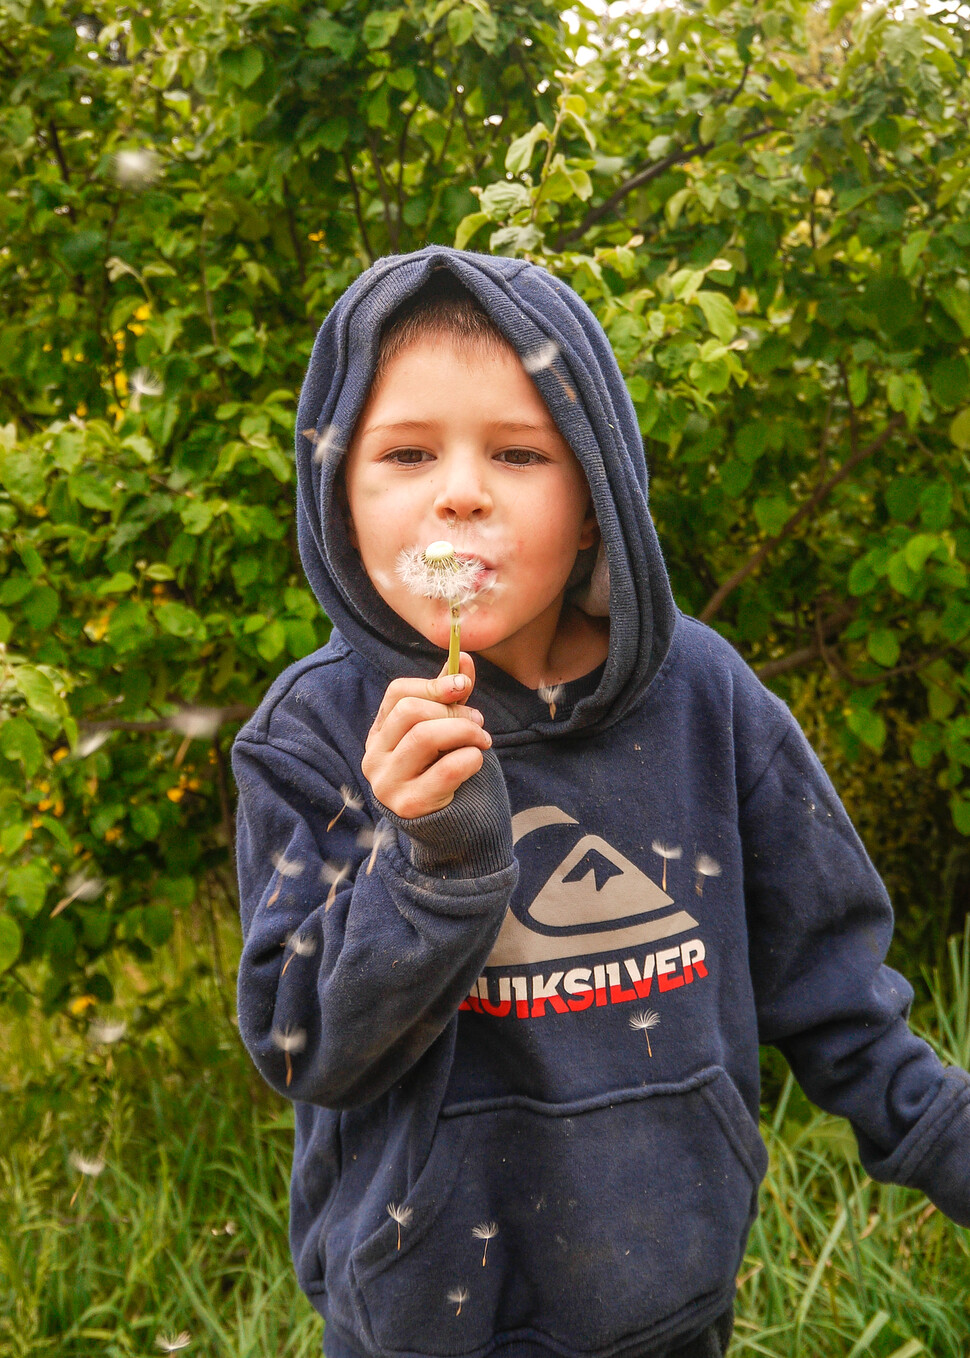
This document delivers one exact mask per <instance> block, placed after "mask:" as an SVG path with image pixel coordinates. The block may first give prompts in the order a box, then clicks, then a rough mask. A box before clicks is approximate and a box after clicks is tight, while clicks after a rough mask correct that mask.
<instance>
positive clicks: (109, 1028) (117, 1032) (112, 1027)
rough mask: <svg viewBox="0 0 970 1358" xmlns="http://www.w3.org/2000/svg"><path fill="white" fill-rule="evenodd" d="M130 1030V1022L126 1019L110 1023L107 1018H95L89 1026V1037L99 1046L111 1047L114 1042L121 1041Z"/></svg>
mask: <svg viewBox="0 0 970 1358" xmlns="http://www.w3.org/2000/svg"><path fill="white" fill-rule="evenodd" d="M127 1031H128V1024H127V1023H126V1022H125V1021H124V1019H120V1020H119V1021H118V1022H117V1023H109V1022H108V1021H107V1019H93V1020H92V1022H91V1024H90V1026H89V1028H88V1038H89V1040H90V1041H91V1042H94V1043H96V1044H97V1045H98V1046H104V1047H110V1046H111V1044H112V1043H113V1042H120V1041H121V1039H122V1038H123V1037H124V1035H125V1033H126V1032H127Z"/></svg>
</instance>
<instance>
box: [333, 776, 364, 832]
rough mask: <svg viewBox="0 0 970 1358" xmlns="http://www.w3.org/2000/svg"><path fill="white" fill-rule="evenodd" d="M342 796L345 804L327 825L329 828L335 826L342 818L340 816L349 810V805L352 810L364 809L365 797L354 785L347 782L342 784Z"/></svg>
mask: <svg viewBox="0 0 970 1358" xmlns="http://www.w3.org/2000/svg"><path fill="white" fill-rule="evenodd" d="M340 797H341V800H342V801H343V806H341V808H340V810H339V811H338V812H337V814H336V815H335V816H334V818H333V820H332V821H331V822H330V824H329V825H328V826H327V829H328V830H332V829H333V827H334V826H335V825H336V824H337V821H338V820H339V819H340V817H341V816H342V815H343V813H344V812H345V811H346V810H347V808H348V807H350V809H351V811H361V810H363V807H364V799H363V797H362V796H361V795H360V793H359V792H355V791H354V789H353V788H352V787H348V786H347V784H346V783H341V784H340Z"/></svg>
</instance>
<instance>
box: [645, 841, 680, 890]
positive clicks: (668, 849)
mask: <svg viewBox="0 0 970 1358" xmlns="http://www.w3.org/2000/svg"><path fill="white" fill-rule="evenodd" d="M650 847H651V849H653V851H654V853H658V854H659V855H660V857H661V858H662V859H663V861H664V878H663V881H662V882H661V884H660V889H661V891H666V890H667V859H668V858H682V857H683V853H684V851H683V849H682V848H681V847H680V845H679V844H661V842H660V840H659V839H655V840H654V841H653V843H652V844H651V845H650Z"/></svg>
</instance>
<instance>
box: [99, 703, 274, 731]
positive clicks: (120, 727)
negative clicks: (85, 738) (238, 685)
mask: <svg viewBox="0 0 970 1358" xmlns="http://www.w3.org/2000/svg"><path fill="white" fill-rule="evenodd" d="M255 711H256V709H255V707H249V706H247V705H246V704H245V703H230V704H229V706H228V707H193V706H186V707H180V708H179V710H178V711H177V712H173V713H172V715H171V716H170V717H159V718H158V720H157V721H123V720H121V719H116V720H112V721H79V722H78V729H79V730H81V731H85V732H90V733H91V734H92V735H93V734H94V733H95V732H96V731H178V732H179V734H180V735H183V736H188V737H189V739H190V740H205V739H211V737H212V736H213V734H214V733H215V732H216V731H217V730H218V729H219V727H220V726H224V725H225V724H226V723H227V722H231V721H245V720H246V718H247V717H251V716H252V715H253V713H254V712H255Z"/></svg>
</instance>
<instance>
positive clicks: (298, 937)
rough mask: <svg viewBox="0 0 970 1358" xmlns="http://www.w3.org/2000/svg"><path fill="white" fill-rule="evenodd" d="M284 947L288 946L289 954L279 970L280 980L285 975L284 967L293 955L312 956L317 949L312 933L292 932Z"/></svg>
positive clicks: (291, 959)
mask: <svg viewBox="0 0 970 1358" xmlns="http://www.w3.org/2000/svg"><path fill="white" fill-rule="evenodd" d="M284 947H286V948H289V950H290V955H289V957H288V958H287V959H286V961H285V962H284V963H283V970H282V971H281V972H280V980H281V981H282V979H283V977H284V976H285V975H286V968H287V967H288V966H289V965H290V963H291V962H292V961H293V959H294V957H312V956H313V954H314V953H315V952H316V950H317V940H316V939H315V938H314V937H313V935H312V934H301V933H292V934H290V936H289V938H288V939H287V940H286V943H285V944H284Z"/></svg>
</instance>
